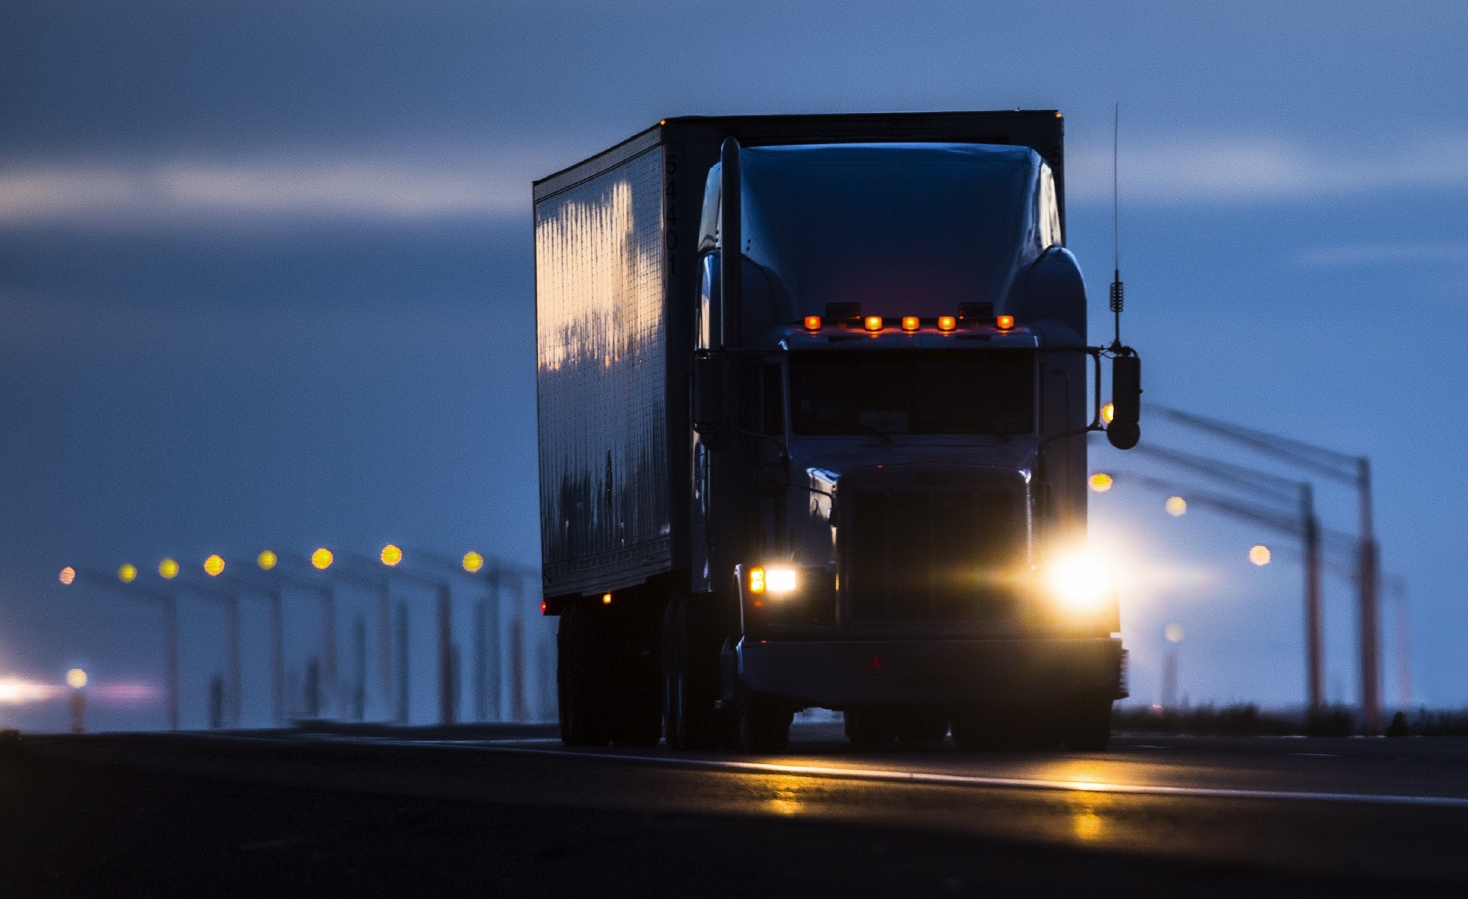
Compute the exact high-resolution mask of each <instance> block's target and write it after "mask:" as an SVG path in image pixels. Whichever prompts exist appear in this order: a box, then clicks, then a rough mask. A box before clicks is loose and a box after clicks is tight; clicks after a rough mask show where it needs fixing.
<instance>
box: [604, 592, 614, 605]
mask: <svg viewBox="0 0 1468 899" xmlns="http://www.w3.org/2000/svg"><path fill="white" fill-rule="evenodd" d="M601 604H602V605H604V606H609V605H611V604H612V594H610V593H603V594H602V595H601Z"/></svg>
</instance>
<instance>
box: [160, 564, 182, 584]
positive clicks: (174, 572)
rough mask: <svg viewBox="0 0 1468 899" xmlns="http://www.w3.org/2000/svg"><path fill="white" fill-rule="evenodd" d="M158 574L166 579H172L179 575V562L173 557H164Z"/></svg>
mask: <svg viewBox="0 0 1468 899" xmlns="http://www.w3.org/2000/svg"><path fill="white" fill-rule="evenodd" d="M158 574H159V576H160V577H162V578H163V579H164V580H165V581H171V580H173V579H174V578H176V577H178V562H176V561H174V560H173V559H164V560H163V561H162V562H159V563H158Z"/></svg>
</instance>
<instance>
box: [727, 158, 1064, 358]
mask: <svg viewBox="0 0 1468 899" xmlns="http://www.w3.org/2000/svg"><path fill="white" fill-rule="evenodd" d="M720 168H721V167H720V166H717V165H716V166H715V167H714V170H713V171H711V172H710V174H709V179H708V182H707V189H706V192H705V200H704V213H703V217H702V218H703V222H702V226H701V229H700V230H701V232H702V233H701V241H700V244H701V246H702V247H704V248H705V249H708V248H712V247H713V246H716V245H717V240H718V235H717V223H718V218H719V216H718V203H719V195H718V185H719V174H720ZM740 170H741V176H742V177H741V188H742V191H741V192H742V194H743V202H742V210H743V215H742V221H743V231H744V235H745V246H744V252H745V264H744V268H745V275H744V278H743V283H744V303H743V307H744V308H743V313H744V314H743V316H742V318H743V321H744V332H745V334H746V335H748V336H751V337H752V336H754V335H759V334H761V333H762V332H766V331H767V330H768V329H769V328H771V327H772V326H776V325H780V324H784V323H788V322H796V321H799V320H800V319H801V318H802V317H803V316H806V315H823V314H824V313H825V307H826V304H827V303H833V302H856V303H860V304H861V308H862V313H863V314H868V315H883V316H887V317H900V316H903V315H917V316H920V317H923V318H935V317H937V316H939V315H951V314H954V313H955V312H956V310H957V309H958V306H959V304H960V303H967V302H989V303H992V304H993V307H994V309H995V310H996V312H997V313H1007V314H1014V313H1015V312H1017V311H1018V310H1013V309H1009V308H1008V307H1009V306H1010V305H1012V304H1013V300H1012V299H1011V296H1010V294H1011V287H1012V286H1013V285H1014V284H1015V282H1016V279H1017V278H1018V277H1019V276H1020V275H1021V274H1022V273H1023V272H1024V271H1025V270H1026V269H1027V268H1028V267H1029V266H1030V265H1031V264H1032V263H1033V262H1034V261H1035V260H1036V259H1038V258H1039V257H1040V256H1041V255H1042V254H1043V253H1044V252H1045V251H1046V250H1047V249H1049V248H1050V247H1054V246H1060V245H1061V244H1062V243H1063V238H1062V236H1061V233H1060V216H1059V207H1058V204H1057V202H1056V195H1055V185H1054V179H1053V177H1052V176H1051V173H1050V170H1049V167H1048V166H1047V165H1046V164H1045V162H1044V161H1043V160H1042V159H1041V158H1040V156H1039V155H1038V154H1037V153H1035V152H1034V151H1033V150H1031V149H1029V148H1027V147H1014V146H995V145H985V144H938V143H931V144H926V143H925V144H908V143H898V144H841V145H809V146H782V147H754V148H749V149H745V150H741V151H740Z"/></svg>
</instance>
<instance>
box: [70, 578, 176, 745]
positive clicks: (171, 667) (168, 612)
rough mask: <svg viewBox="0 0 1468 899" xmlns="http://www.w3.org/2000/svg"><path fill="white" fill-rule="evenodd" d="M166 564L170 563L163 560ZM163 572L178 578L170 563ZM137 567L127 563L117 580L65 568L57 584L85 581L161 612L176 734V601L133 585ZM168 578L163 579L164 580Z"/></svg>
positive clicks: (170, 724) (170, 714) (171, 723)
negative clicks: (136, 600)
mask: <svg viewBox="0 0 1468 899" xmlns="http://www.w3.org/2000/svg"><path fill="white" fill-rule="evenodd" d="M164 562H165V563H168V562H173V560H172V559H165V560H164ZM165 570H171V571H172V572H173V576H177V575H178V563H177V562H173V565H172V567H171V568H168V567H167V566H166V564H165V565H160V566H159V574H162V573H163V571H165ZM137 577H138V569H137V566H135V565H133V564H131V563H128V564H125V565H123V566H122V567H120V568H118V569H117V577H116V578H115V579H114V578H113V577H111V576H110V575H106V574H103V573H101V572H99V571H93V570H91V569H88V568H72V567H71V566H67V567H66V568H63V569H61V575H60V581H61V583H63V584H66V585H67V586H70V585H72V584H74V583H76V582H77V581H79V580H84V581H87V582H88V583H91V584H94V585H96V586H99V587H106V588H107V589H110V590H116V591H118V592H120V593H123V594H125V595H127V596H131V597H134V598H136V599H143V600H147V601H149V602H153V603H157V604H158V605H160V606H161V607H162V608H163V670H164V681H165V687H164V692H165V693H166V694H167V702H168V729H169V730H178V599H177V597H176V596H175V595H174V594H172V593H168V592H162V591H157V590H149V589H148V588H147V587H143V586H139V585H136V584H134V583H133V581H135V580H137ZM167 579H169V578H165V580H167Z"/></svg>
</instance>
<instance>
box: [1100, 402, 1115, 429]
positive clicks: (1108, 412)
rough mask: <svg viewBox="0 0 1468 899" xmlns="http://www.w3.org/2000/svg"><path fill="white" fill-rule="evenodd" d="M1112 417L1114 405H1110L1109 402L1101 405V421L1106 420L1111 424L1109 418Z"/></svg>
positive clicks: (1113, 416) (1113, 415)
mask: <svg viewBox="0 0 1468 899" xmlns="http://www.w3.org/2000/svg"><path fill="white" fill-rule="evenodd" d="M1114 418H1116V406H1114V405H1112V404H1111V403H1107V404H1106V405H1104V406H1102V407H1101V420H1102V421H1104V422H1106V423H1107V424H1111V420H1112V419H1114Z"/></svg>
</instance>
